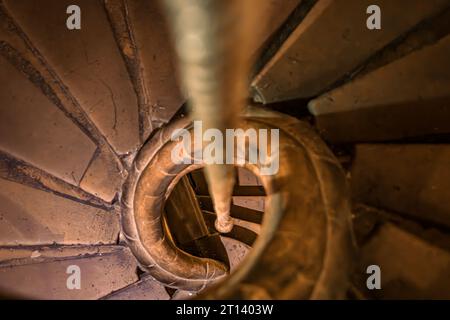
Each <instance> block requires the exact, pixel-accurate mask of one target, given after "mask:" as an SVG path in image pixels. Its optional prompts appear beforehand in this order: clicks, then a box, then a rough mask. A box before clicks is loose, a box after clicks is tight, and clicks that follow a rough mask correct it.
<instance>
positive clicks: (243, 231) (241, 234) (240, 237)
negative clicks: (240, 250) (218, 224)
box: [203, 211, 259, 262]
mask: <svg viewBox="0 0 450 320" xmlns="http://www.w3.org/2000/svg"><path fill="white" fill-rule="evenodd" d="M203 214H204V217H205V221H206V224H207V225H208V229H209V230H210V231H209V232H210V233H211V234H214V233H217V230H216V228H215V227H214V222H215V220H216V214H214V213H212V212H208V211H203ZM238 223H239V221H237V223H234V226H233V229H232V230H231V231H230V232H229V233H226V234H222V235H223V236H226V237H228V238H231V239H235V240H237V241H239V242H242V243H244V244H245V245H247V246H249V247H251V246H252V245H253V243H254V242H255V240H256V238H257V237H258V233H257V232H255V231H258V232H259V229H257V230H252V229H254V227H253V225H250V226H249V225H247V224H242V225H239V224H238ZM230 262H231V260H230Z"/></svg>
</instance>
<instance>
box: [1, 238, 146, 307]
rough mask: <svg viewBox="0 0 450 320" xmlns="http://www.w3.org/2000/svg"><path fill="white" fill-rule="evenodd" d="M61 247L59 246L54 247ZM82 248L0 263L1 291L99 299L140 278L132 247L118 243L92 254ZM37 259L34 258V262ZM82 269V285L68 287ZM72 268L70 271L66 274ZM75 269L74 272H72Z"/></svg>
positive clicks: (35, 296)
mask: <svg viewBox="0 0 450 320" xmlns="http://www.w3.org/2000/svg"><path fill="white" fill-rule="evenodd" d="M55 250H58V249H55ZM85 252H88V253H87V254H84V251H83V248H79V252H78V254H77V255H76V256H73V257H69V256H65V257H62V256H60V254H59V253H58V254H57V255H56V257H44V258H35V259H31V258H30V259H31V261H30V259H28V258H26V259H19V260H14V261H10V262H9V264H2V265H0V291H1V292H2V293H7V295H8V297H14V298H22V299H23V298H25V299H99V298H101V297H104V296H106V295H108V294H110V293H111V292H113V291H116V290H119V289H121V288H123V287H126V286H128V285H130V284H132V283H134V282H136V281H137V280H138V277H137V274H136V268H137V264H136V260H135V259H134V257H133V256H132V254H131V252H130V250H129V249H128V248H125V247H120V246H116V247H115V248H112V249H110V250H109V251H108V252H101V251H100V252H99V253H92V252H91V249H90V248H87V250H86V251H85ZM33 260H34V261H33ZM70 266H76V267H78V268H79V271H80V280H81V288H80V289H79V290H78V289H72V290H70V289H68V287H67V281H68V278H69V277H70V276H73V275H74V274H73V273H70V271H71V270H70V269H68V268H69V267H70ZM68 271H69V273H67V272H68ZM71 272H73V271H71Z"/></svg>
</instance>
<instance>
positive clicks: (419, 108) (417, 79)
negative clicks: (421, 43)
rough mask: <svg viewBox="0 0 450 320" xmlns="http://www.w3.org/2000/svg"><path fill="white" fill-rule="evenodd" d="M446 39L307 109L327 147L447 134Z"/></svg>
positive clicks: (449, 66)
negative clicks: (313, 117)
mask: <svg viewBox="0 0 450 320" xmlns="http://www.w3.org/2000/svg"><path fill="white" fill-rule="evenodd" d="M449 55H450V35H447V36H446V37H444V38H442V39H440V40H439V41H438V42H436V43H434V44H432V45H429V46H425V47H423V48H422V49H420V50H417V51H414V52H412V53H411V54H409V55H407V56H405V57H403V58H401V59H399V60H396V61H393V62H392V63H389V64H387V65H385V66H382V67H380V68H378V69H376V70H374V71H372V72H369V73H367V74H365V75H364V76H361V77H358V78H356V79H354V80H353V81H351V82H349V83H347V84H345V85H343V86H342V87H339V88H337V89H335V90H333V91H330V92H328V93H326V94H324V95H323V96H321V97H319V98H317V99H316V100H313V101H311V102H310V104H309V109H310V111H311V112H312V113H313V114H314V115H315V116H316V124H317V126H318V128H319V130H320V131H321V133H322V135H323V136H324V137H325V138H326V139H327V140H329V141H331V142H354V141H359V142H363V141H385V140H392V139H402V138H406V137H417V136H423V135H431V134H441V133H449V132H450V125H449V123H448V120H447V119H448V118H449V117H450V94H449V90H448V88H449V87H450V74H449V72H448V70H450V61H449V59H448V57H449Z"/></svg>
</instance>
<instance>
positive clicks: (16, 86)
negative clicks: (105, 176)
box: [0, 56, 96, 185]
mask: <svg viewBox="0 0 450 320" xmlns="http://www.w3.org/2000/svg"><path fill="white" fill-rule="evenodd" d="M0 69H1V70H2V72H1V73H0V82H1V83H2V84H3V85H2V90H1V91H0V100H1V101H2V103H1V105H0V149H1V150H3V151H6V152H8V153H10V154H12V155H13V156H15V157H17V158H20V159H23V160H25V161H27V162H29V163H31V164H33V165H34V166H36V167H38V168H41V169H43V170H45V171H47V172H49V173H51V174H52V175H54V176H56V177H58V178H60V179H62V180H64V181H66V182H68V183H71V184H74V185H78V184H79V182H80V180H81V179H82V177H83V174H84V172H85V171H86V169H87V167H88V165H89V162H90V160H91V158H92V156H93V154H94V152H95V149H96V146H95V144H94V143H93V142H92V141H91V140H90V139H89V138H88V137H87V136H86V135H85V134H84V133H83V132H82V131H81V130H80V129H79V128H78V127H77V126H76V125H75V124H74V123H73V122H72V121H71V120H70V119H68V118H66V116H65V115H64V113H63V112H61V110H59V109H58V108H56V107H55V106H54V105H53V104H52V103H51V102H50V101H49V100H48V99H47V98H46V97H45V96H44V95H43V94H42V93H41V91H40V90H39V89H38V88H36V87H35V86H34V85H33V84H32V83H31V82H29V81H28V80H27V78H26V77H25V76H24V75H23V74H22V73H20V72H19V71H18V70H17V69H15V68H14V67H13V66H12V65H11V64H10V63H9V62H8V61H7V60H5V59H4V58H3V57H1V56H0Z"/></svg>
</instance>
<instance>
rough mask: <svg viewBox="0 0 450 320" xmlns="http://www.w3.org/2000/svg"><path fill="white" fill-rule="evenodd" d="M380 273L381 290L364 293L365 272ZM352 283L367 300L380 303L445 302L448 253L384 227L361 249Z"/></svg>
mask: <svg viewBox="0 0 450 320" xmlns="http://www.w3.org/2000/svg"><path fill="white" fill-rule="evenodd" d="M372 264H376V265H378V266H379V267H380V269H381V290H372V291H369V290H367V287H366V279H367V277H368V275H367V274H366V269H367V267H368V266H369V265H372ZM358 268H359V273H360V276H359V277H356V279H355V282H356V284H357V286H358V287H359V288H360V289H361V291H362V292H364V293H366V294H367V295H368V296H372V297H375V298H381V299H449V298H450V293H449V291H448V288H449V287H450V277H449V276H448V274H449V272H450V253H449V252H448V251H445V250H442V249H440V248H437V247H435V246H433V245H432V244H430V243H428V242H426V241H424V240H422V239H420V238H418V237H417V236H415V235H413V234H411V233H408V232H406V231H404V230H402V229H400V228H398V227H396V226H394V225H392V224H389V223H387V224H384V225H383V226H381V227H380V228H379V230H378V231H377V233H376V234H375V235H374V236H373V237H372V238H371V240H370V241H369V242H368V243H367V244H366V245H365V246H364V247H363V248H361V258H360V261H359V266H358Z"/></svg>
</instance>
